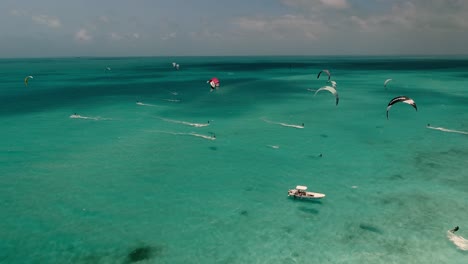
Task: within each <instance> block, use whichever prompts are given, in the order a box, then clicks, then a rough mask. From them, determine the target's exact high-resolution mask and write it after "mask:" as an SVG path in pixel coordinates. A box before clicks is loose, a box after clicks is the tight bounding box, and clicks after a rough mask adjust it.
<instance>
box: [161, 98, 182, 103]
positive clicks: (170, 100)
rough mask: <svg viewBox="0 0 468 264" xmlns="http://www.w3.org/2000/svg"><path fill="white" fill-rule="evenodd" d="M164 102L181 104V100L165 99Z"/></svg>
mask: <svg viewBox="0 0 468 264" xmlns="http://www.w3.org/2000/svg"><path fill="white" fill-rule="evenodd" d="M163 100H164V101H167V102H173V103H178V102H180V100H179V99H163Z"/></svg>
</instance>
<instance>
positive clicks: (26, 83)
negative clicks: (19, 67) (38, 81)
mask: <svg viewBox="0 0 468 264" xmlns="http://www.w3.org/2000/svg"><path fill="white" fill-rule="evenodd" d="M29 79H34V77H32V76H26V78H24V85H26V86H28V82H29Z"/></svg>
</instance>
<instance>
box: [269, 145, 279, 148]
mask: <svg viewBox="0 0 468 264" xmlns="http://www.w3.org/2000/svg"><path fill="white" fill-rule="evenodd" d="M267 147H270V148H274V149H279V148H280V146H278V145H267Z"/></svg>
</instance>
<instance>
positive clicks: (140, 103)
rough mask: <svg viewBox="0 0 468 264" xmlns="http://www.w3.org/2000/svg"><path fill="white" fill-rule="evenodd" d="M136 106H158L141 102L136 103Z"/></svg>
mask: <svg viewBox="0 0 468 264" xmlns="http://www.w3.org/2000/svg"><path fill="white" fill-rule="evenodd" d="M136 104H137V105H141V106H153V107H154V106H158V105H154V104H145V103H142V102H137V103H136Z"/></svg>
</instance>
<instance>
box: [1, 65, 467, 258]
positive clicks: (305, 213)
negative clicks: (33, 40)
mask: <svg viewBox="0 0 468 264" xmlns="http://www.w3.org/2000/svg"><path fill="white" fill-rule="evenodd" d="M172 62H176V63H178V64H180V69H179V70H175V69H174V68H173V67H172ZM107 67H109V68H110V70H109V69H106V68H107ZM323 69H328V70H330V72H331V80H334V81H336V83H337V87H336V90H337V91H338V94H339V104H338V105H335V98H334V96H333V95H332V94H331V93H330V92H328V91H320V92H319V93H317V94H316V95H315V96H314V93H315V91H316V90H317V89H319V88H320V87H323V86H325V85H330V83H327V75H326V74H324V73H322V75H321V76H320V79H317V74H318V73H319V72H320V71H321V70H323ZM0 73H1V74H0V101H1V102H0V123H1V129H0V138H1V139H2V140H1V141H0V206H1V211H0V219H1V225H0V263H11V264H16V263H61V264H63V263H78V264H82V263H203V264H205V263H351V264H353V263H467V260H468V251H466V250H467V248H466V247H465V248H464V247H463V243H465V246H466V243H467V241H466V240H464V238H468V210H467V208H468V167H467V165H468V90H467V89H468V58H464V57H458V58H455V57H223V58H221V57H157V58H156V57H155V58H151V57H148V58H58V59H0ZM29 75H31V76H33V78H32V79H29V81H28V85H25V83H24V78H25V77H26V76H29ZM212 77H217V78H218V79H219V80H220V84H221V85H220V87H219V89H217V90H215V91H213V92H210V90H211V89H210V86H209V84H207V80H209V79H210V78H212ZM390 78H391V79H392V81H391V82H389V83H388V85H387V87H386V88H385V87H384V85H383V84H384V81H385V80H386V79H390ZM400 95H405V96H408V97H410V98H412V99H413V100H414V101H415V102H416V104H417V111H416V110H415V109H414V108H413V107H411V106H410V105H408V104H405V103H397V104H395V105H393V107H392V108H391V109H390V110H389V118H388V120H387V117H386V109H387V104H388V103H389V101H390V100H391V99H392V98H394V97H396V96H400ZM296 185H306V186H308V188H309V190H310V191H314V192H320V193H324V194H326V197H325V198H323V199H321V200H318V201H300V200H294V199H291V198H288V197H287V191H288V189H292V188H295V186H296ZM455 226H460V230H459V231H458V232H457V233H455V234H456V235H457V236H459V237H458V238H459V239H458V240H456V239H451V238H450V235H449V234H448V233H447V231H448V230H449V229H452V228H454V227H455ZM452 238H453V237H452ZM454 241H458V245H457V244H456V243H455V242H454ZM460 243H461V244H462V245H460Z"/></svg>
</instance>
